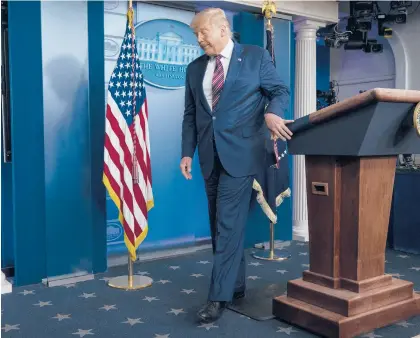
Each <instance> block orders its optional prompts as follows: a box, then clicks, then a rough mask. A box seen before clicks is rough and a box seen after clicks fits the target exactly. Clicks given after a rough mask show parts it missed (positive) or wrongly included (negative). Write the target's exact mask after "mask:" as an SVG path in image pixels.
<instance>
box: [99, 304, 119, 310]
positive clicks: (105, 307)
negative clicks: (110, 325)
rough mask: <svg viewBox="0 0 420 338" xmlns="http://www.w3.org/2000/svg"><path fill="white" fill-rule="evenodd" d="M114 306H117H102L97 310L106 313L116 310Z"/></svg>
mask: <svg viewBox="0 0 420 338" xmlns="http://www.w3.org/2000/svg"><path fill="white" fill-rule="evenodd" d="M116 306H117V305H115V304H114V305H104V306H102V307H101V308H99V310H102V309H103V310H106V311H109V310H116V309H117V308H116Z"/></svg>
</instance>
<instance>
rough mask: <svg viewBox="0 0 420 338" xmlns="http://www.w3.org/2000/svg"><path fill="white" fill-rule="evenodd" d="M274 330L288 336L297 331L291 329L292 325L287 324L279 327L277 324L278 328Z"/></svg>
mask: <svg viewBox="0 0 420 338" xmlns="http://www.w3.org/2000/svg"><path fill="white" fill-rule="evenodd" d="M276 332H282V333H285V334H287V335H289V336H290V334H291V333H293V332H297V331H296V330H293V327H292V326H288V327H280V326H279V327H278V330H277V331H276Z"/></svg>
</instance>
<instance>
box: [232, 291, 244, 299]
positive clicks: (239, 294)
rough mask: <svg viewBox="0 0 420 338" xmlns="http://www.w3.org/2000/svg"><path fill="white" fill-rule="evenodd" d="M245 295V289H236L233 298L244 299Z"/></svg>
mask: <svg viewBox="0 0 420 338" xmlns="http://www.w3.org/2000/svg"><path fill="white" fill-rule="evenodd" d="M244 297H245V291H235V292H234V293H233V300H235V299H242V298H244Z"/></svg>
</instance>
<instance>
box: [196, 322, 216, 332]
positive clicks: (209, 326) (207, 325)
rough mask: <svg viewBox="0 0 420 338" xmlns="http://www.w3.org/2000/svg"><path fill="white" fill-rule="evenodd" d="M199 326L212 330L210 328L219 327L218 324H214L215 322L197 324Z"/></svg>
mask: <svg viewBox="0 0 420 338" xmlns="http://www.w3.org/2000/svg"><path fill="white" fill-rule="evenodd" d="M197 327H202V328H205V329H206V330H207V331H208V330H210V329H216V328H218V326H217V325H214V323H208V324H201V325H200V326H197Z"/></svg>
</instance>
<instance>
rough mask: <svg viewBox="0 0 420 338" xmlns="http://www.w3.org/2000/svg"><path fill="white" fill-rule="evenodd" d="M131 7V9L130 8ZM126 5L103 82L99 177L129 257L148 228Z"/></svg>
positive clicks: (140, 108)
mask: <svg viewBox="0 0 420 338" xmlns="http://www.w3.org/2000/svg"><path fill="white" fill-rule="evenodd" d="M130 11H131V13H130ZM132 15H133V13H132V9H129V13H128V14H127V24H126V30H125V35H124V40H123V42H122V45H121V48H120V54H119V57H118V61H117V64H116V66H115V68H114V70H113V72H112V75H111V78H110V80H109V84H108V93H107V95H108V96H107V109H106V121H105V123H106V125H105V145H104V173H103V182H104V184H105V186H106V188H107V190H108V193H109V195H110V197H111V199H112V200H113V201H114V203H115V205H116V206H117V208H118V210H119V220H120V222H121V224H122V226H123V228H124V240H125V244H126V246H127V249H128V251H129V254H130V258H131V259H132V260H135V259H136V250H137V247H138V246H139V245H140V244H141V242H142V241H143V240H144V238H145V237H146V235H147V231H148V212H149V210H150V209H151V208H152V207H153V205H154V202H153V192H152V177H151V164H150V142H149V128H148V111H147V99H146V88H145V87H144V80H143V74H142V72H141V70H140V60H139V57H138V53H137V46H136V37H135V31H134V26H133V24H132V17H133V16H132Z"/></svg>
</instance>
